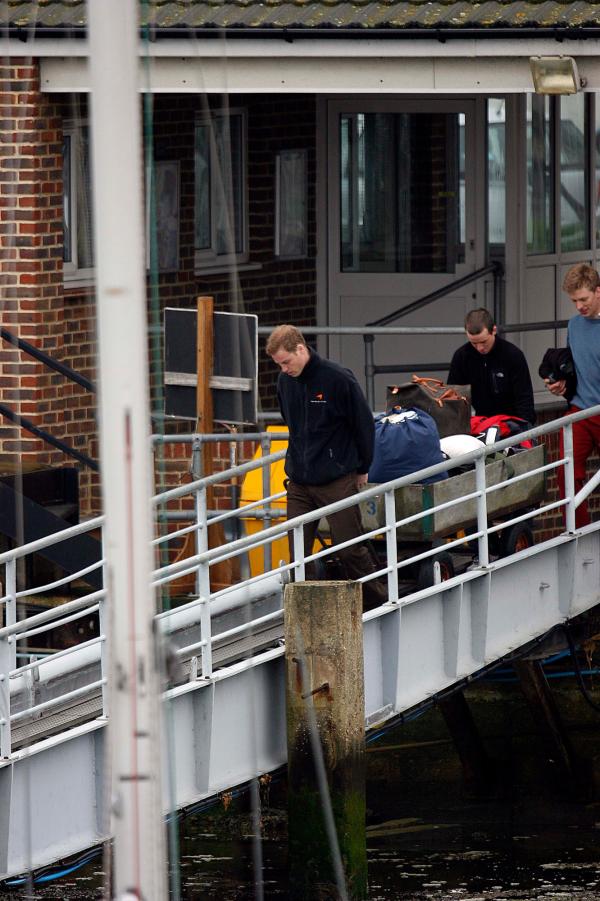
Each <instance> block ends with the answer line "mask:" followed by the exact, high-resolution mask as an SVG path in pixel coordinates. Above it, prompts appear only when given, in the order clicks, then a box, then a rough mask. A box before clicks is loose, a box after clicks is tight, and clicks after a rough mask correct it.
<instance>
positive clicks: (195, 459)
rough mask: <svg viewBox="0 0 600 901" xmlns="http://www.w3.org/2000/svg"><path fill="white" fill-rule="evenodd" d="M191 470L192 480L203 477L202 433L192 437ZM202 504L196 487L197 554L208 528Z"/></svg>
mask: <svg viewBox="0 0 600 901" xmlns="http://www.w3.org/2000/svg"><path fill="white" fill-rule="evenodd" d="M190 470H191V474H192V481H194V482H196V481H197V480H198V479H201V478H202V475H203V472H202V439H201V437H200V435H194V437H193V438H192V461H191V464H190ZM201 506H202V504H201V501H200V489H196V492H195V493H194V509H195V514H196V532H195V533H194V537H195V545H196V553H197V554H200V553H202V551H201V549H200V546H201V544H202V539H201V532H202V529H203V528H204V531H205V532H206V531H207V529H208V520H207V511H206V509H205V511H204V519H201V515H202V511H201ZM205 506H206V505H205ZM203 524H204V526H203ZM206 548H208V540H207V542H206ZM206 548H205V549H206ZM196 594H197V595H198V596H199V597H200V596H201V595H202V591H201V589H200V569H198V570H197V572H196Z"/></svg>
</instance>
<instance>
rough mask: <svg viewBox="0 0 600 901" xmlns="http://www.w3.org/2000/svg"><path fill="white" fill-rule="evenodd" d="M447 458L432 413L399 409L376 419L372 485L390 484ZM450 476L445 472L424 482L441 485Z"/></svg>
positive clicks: (371, 475)
mask: <svg viewBox="0 0 600 901" xmlns="http://www.w3.org/2000/svg"><path fill="white" fill-rule="evenodd" d="M445 459H446V458H445V457H444V454H443V453H442V451H441V448H440V434H439V432H438V427H437V425H436V423H435V420H434V419H433V417H431V416H430V415H429V413H425V411H424V410H417V409H414V410H412V409H407V408H404V407H399V408H396V409H395V410H393V411H392V412H391V413H387V414H386V413H382V414H380V415H379V416H376V417H375V451H374V454H373V462H372V463H371V468H370V470H369V482H390V481H391V480H392V479H398V478H399V477H400V476H406V475H408V474H409V473H411V472H417V471H418V470H419V469H425V467H426V466H433V465H434V464H435V463H441V462H442V461H443V460H445ZM447 475H448V474H447V473H446V472H441V473H438V475H437V476H430V477H429V478H428V479H423V480H422V481H423V483H428V482H439V481H440V479H445V478H446V477H447Z"/></svg>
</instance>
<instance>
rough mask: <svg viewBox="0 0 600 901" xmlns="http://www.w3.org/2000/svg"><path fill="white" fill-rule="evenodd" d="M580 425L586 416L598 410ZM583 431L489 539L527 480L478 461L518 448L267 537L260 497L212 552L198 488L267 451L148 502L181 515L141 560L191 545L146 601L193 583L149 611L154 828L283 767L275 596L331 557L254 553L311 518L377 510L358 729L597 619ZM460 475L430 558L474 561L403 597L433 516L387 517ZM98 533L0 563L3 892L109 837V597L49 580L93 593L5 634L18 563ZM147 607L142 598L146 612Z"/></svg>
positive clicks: (598, 554) (96, 573)
mask: <svg viewBox="0 0 600 901" xmlns="http://www.w3.org/2000/svg"><path fill="white" fill-rule="evenodd" d="M589 412H592V413H593V412H595V413H596V414H598V412H600V409H599V408H595V410H593V411H589ZM581 415H582V414H576V417H567V418H565V419H564V420H561V421H560V422H555V423H550V424H549V425H548V426H545V427H540V428H537V429H533V430H531V432H530V433H528V434H529V435H531V436H532V437H536V438H538V439H539V440H541V441H543V440H544V438H545V435H547V434H548V433H550V432H553V431H556V430H558V429H560V428H561V427H562V428H564V429H565V431H566V436H565V447H566V448H567V451H566V453H565V456H564V458H562V459H560V460H557V461H554V462H550V463H542V465H540V466H539V467H538V472H539V473H542V474H544V475H548V474H549V473H551V472H552V471H553V470H555V469H557V468H558V467H559V466H563V467H564V469H565V475H566V485H567V489H566V497H565V498H563V499H559V500H556V501H552V502H550V503H548V502H545V501H544V502H542V504H541V506H540V507H539V509H535V510H524V511H520V512H516V513H514V514H511V518H510V519H509V521H508V523H506V522H505V523H503V524H498V523H497V522H496V521H494V519H493V518H491V519H490V518H489V517H488V505H489V506H490V509H491V507H492V500H491V498H492V497H493V496H494V495H495V494H496V492H502V491H505V490H510V486H511V483H513V485H514V483H515V481H518V480H519V479H521V480H522V479H524V478H527V477H530V476H531V473H529V474H525V475H524V474H523V473H521V474H519V473H514V471H513V474H512V476H511V475H510V474H509V477H507V478H506V479H505V480H504V481H502V482H497V481H495V480H490V479H489V478H488V476H489V472H490V471H491V469H492V467H489V466H486V456H487V455H488V454H490V453H495V452H499V451H502V450H503V449H505V448H506V447H508V446H509V445H511V444H512V443H516V441H517V439H507V440H506V441H503V442H501V443H499V444H497V445H495V446H494V447H492V448H487V447H485V446H484V445H482V447H481V449H480V450H477V451H474V452H472V453H471V454H468V455H465V456H464V457H461V458H458V459H456V460H453V461H449V462H446V463H444V464H439V465H438V467H430V468H429V469H428V470H425V471H424V472H423V473H421V474H415V475H413V476H409V477H404V478H402V479H398V480H396V481H395V482H390V483H387V484H386V485H383V486H373V487H370V488H368V489H367V490H366V491H365V492H361V495H360V497H357V498H352V499H349V500H347V501H343V502H340V503H339V504H336V505H333V506H332V507H331V508H325V509H323V510H322V511H319V512H318V513H316V514H311V515H310V516H307V517H304V518H298V519H295V520H291V521H289V522H283V521H278V522H277V524H276V525H271V524H270V523H271V522H273V521H276V511H277V508H276V506H273V505H276V503H277V501H279V500H280V497H281V496H280V493H278V492H274V493H272V494H271V495H269V496H268V497H263V498H261V499H260V500H259V501H256V502H255V503H253V504H247V505H246V506H244V507H241V508H237V509H235V510H230V511H225V512H222V513H219V514H218V515H215V516H214V517H212V518H211V519H210V521H209V523H208V525H210V524H211V523H213V524H216V523H219V522H220V523H225V522H226V521H227V520H231V519H239V520H241V521H242V523H244V522H246V523H247V521H248V518H249V517H251V516H255V515H256V514H257V513H258V514H261V513H262V514H263V517H264V518H263V520H262V523H263V526H264V527H259V528H258V529H257V530H256V531H255V532H254V533H253V534H246V535H245V536H244V537H242V538H239V539H237V540H235V541H231V542H229V543H228V544H226V545H223V546H221V547H216V548H209V540H208V528H207V517H206V493H207V490H208V488H209V487H210V486H211V485H214V484H217V483H218V482H220V481H227V480H228V479H230V478H231V477H232V476H233V475H236V476H241V475H244V474H246V473H248V472H252V471H253V470H254V469H257V468H261V467H264V468H265V471H266V472H267V473H269V472H270V471H271V467H272V466H273V464H275V463H277V461H279V460H280V459H281V457H282V453H281V452H280V453H276V454H270V455H266V456H264V457H262V458H261V459H258V460H256V461H253V462H252V463H247V464H244V465H243V466H241V467H238V468H237V469H236V470H235V472H233V471H230V472H225V473H221V474H218V475H213V476H210V477H208V478H205V479H201V480H197V481H195V482H193V483H192V484H189V485H184V486H181V487H179V488H176V489H173V490H171V491H168V492H165V493H163V494H161V495H159V496H157V497H156V498H155V499H154V507H155V509H159V508H160V509H161V510H164V509H165V507H167V508H168V505H169V504H170V503H172V502H179V501H180V499H181V498H182V497H183V496H185V495H189V496H190V497H191V498H192V500H193V505H192V506H193V510H194V511H195V516H194V518H193V519H192V520H191V522H190V523H189V524H187V525H184V526H183V527H182V528H181V529H178V530H177V531H175V532H170V533H168V534H166V535H161V534H158V530H157V535H156V538H155V541H154V544H155V548H156V549H159V548H161V547H162V546H168V544H169V542H172V541H174V540H175V539H179V540H180V539H181V538H182V537H184V536H185V535H186V534H188V533H193V534H195V535H196V551H197V552H196V553H195V554H194V555H193V556H192V557H190V558H188V559H187V560H181V561H179V562H177V563H168V564H167V565H164V566H160V567H158V568H157V569H156V570H155V572H154V575H153V578H154V590H162V589H164V588H166V587H167V586H168V584H169V583H170V582H174V581H176V580H177V579H179V578H181V576H182V575H184V574H186V573H193V574H194V578H195V581H196V590H195V591H194V592H193V594H192V596H191V597H188V598H186V599H185V602H184V603H182V604H180V605H179V606H177V607H175V608H174V609H171V610H167V611H165V612H163V613H160V614H159V615H158V616H157V617H156V623H155V631H156V634H157V636H159V638H160V640H159V647H160V650H161V653H162V655H163V662H164V664H165V665H164V673H165V675H164V680H163V705H164V712H165V717H164V722H165V728H166V729H167V730H168V731H169V733H170V740H168V741H165V743H164V746H165V747H168V748H170V755H171V756H170V757H169V759H168V760H164V761H163V769H164V773H163V785H165V786H166V791H165V796H164V810H165V813H166V812H167V811H169V810H171V809H173V808H180V807H184V806H186V805H189V804H192V803H194V802H196V801H198V800H200V799H202V798H206V797H210V796H211V795H214V794H215V793H217V792H220V791H223V790H226V789H229V788H231V787H232V786H235V785H238V784H240V783H243V782H245V781H246V780H248V779H251V778H253V777H255V776H257V775H259V774H262V773H265V772H267V771H269V770H273V769H275V768H277V767H279V766H281V765H282V764H283V763H284V762H285V757H286V746H285V702H284V679H283V666H284V661H283V654H284V649H283V646H282V616H283V614H282V609H281V606H282V594H283V586H284V584H285V582H286V580H287V579H288V578H289V577H290V572H291V571H292V570H293V569H296V571H297V576H299V577H302V575H303V572H304V566H305V564H306V562H308V561H309V560H311V559H322V558H326V557H327V556H328V555H330V554H331V553H332V550H331V548H330V547H328V546H325V547H324V548H323V549H321V550H319V551H318V552H316V553H314V554H312V555H311V557H309V558H306V560H305V559H303V558H302V557H301V556H297V562H296V563H295V564H294V563H292V564H290V563H285V562H283V563H279V564H278V565H274V566H272V565H270V564H269V563H268V560H269V551H268V549H269V548H270V547H271V546H272V544H273V543H274V542H275V541H277V540H278V539H281V538H282V537H284V536H285V534H286V533H287V531H288V530H290V531H292V533H293V535H294V541H295V545H296V548H298V549H300V548H301V547H302V528H303V523H304V521H306V520H307V519H310V518H311V517H319V518H320V517H321V516H322V515H325V516H326V515H327V512H328V510H329V511H330V512H331V511H332V510H333V509H337V508H341V507H343V506H349V505H350V504H352V503H356V502H361V504H362V505H363V510H365V509H367V508H368V507H369V505H371V506H372V505H375V506H376V507H377V508H378V509H379V510H380V511H381V514H382V518H381V521H380V522H379V523H378V522H373V521H370V520H367V521H369V523H370V525H369V528H370V532H369V537H370V538H371V539H373V540H376V541H379V542H381V543H382V544H383V545H385V548H386V554H385V555H383V559H382V564H381V570H380V571H379V573H377V574H374V575H380V576H384V577H385V578H387V581H388V590H389V601H388V603H386V604H384V605H383V606H382V607H380V608H377V609H375V610H372V611H369V612H368V613H366V614H365V615H364V618H363V621H364V651H365V694H366V710H365V721H366V725H367V727H368V728H373V727H375V726H379V725H380V724H382V723H384V722H386V721H389V720H391V719H393V718H394V717H397V716H398V715H400V714H402V713H403V712H406V711H407V710H410V709H411V708H413V707H415V706H416V705H419V704H421V703H423V702H424V701H425V700H427V699H430V698H432V697H435V696H436V694H438V693H439V692H442V691H445V690H447V689H449V688H451V687H452V686H456V685H461V684H463V683H464V682H465V681H467V680H470V679H471V678H473V677H475V676H476V675H477V674H478V673H481V672H482V671H485V670H486V669H489V668H490V667H492V666H493V665H494V664H495V663H497V662H498V661H500V660H504V659H506V658H510V657H511V656H512V655H517V654H520V653H523V652H524V651H526V650H527V648H528V647H529V646H530V645H531V643H537V642H539V641H540V639H541V638H543V636H545V635H546V634H547V633H548V632H549V631H551V630H553V629H554V628H556V627H557V626H558V625H560V624H562V623H565V622H568V621H570V620H572V619H574V618H575V617H578V616H580V615H581V614H584V613H585V612H586V611H589V610H591V609H592V608H593V607H595V606H596V605H598V604H599V603H600V523H595V524H593V525H591V526H588V527H586V528H585V529H582V530H579V531H577V530H575V528H574V515H575V509H576V507H577V506H578V505H579V504H580V503H581V502H582V501H583V500H584V499H585V497H586V496H587V494H589V493H590V492H591V491H592V490H593V489H594V488H595V487H596V486H597V485H598V483H599V482H600V472H599V473H596V474H595V475H594V477H593V478H592V479H591V480H590V482H589V483H588V485H586V487H585V489H584V490H583V491H582V492H580V493H579V494H578V495H575V494H574V491H573V470H572V465H573V464H572V454H571V453H570V452H569V448H570V447H571V443H570V439H569V433H570V429H571V422H572V421H573V419H574V418H577V417H581ZM465 465H472V466H474V486H473V488H472V489H471V490H469V492H468V494H467V495H466V496H464V497H461V498H456V499H454V501H453V503H454V504H460V503H467V502H473V504H474V510H475V514H474V519H473V522H472V523H471V525H470V527H469V529H468V530H467V533H466V534H461V535H460V536H458V537H455V538H454V539H449V540H447V541H445V543H444V545H443V548H444V551H445V552H450V553H452V554H459V553H461V551H462V549H463V548H464V546H465V543H466V542H468V543H470V546H471V547H473V548H476V557H475V559H473V560H472V562H470V564H469V565H468V566H466V567H463V568H462V571H460V572H458V574H457V575H455V576H453V577H452V578H450V579H449V580H447V581H441V582H440V581H438V582H434V584H432V585H429V586H428V587H426V588H422V589H421V590H415V586H414V584H412V585H411V584H410V582H409V581H408V580H407V579H405V578H403V573H405V572H406V571H407V569H408V568H409V567H411V566H414V565H415V564H419V563H420V562H422V561H423V560H426V559H435V558H436V556H438V555H439V553H440V547H439V546H438V545H437V544H436V543H432V544H431V546H429V547H423V546H420V547H419V548H418V549H417V552H416V553H413V554H412V555H409V557H405V556H403V555H401V554H399V552H398V547H399V541H398V537H399V536H400V535H402V530H403V529H405V528H406V525H407V523H408V522H409V521H411V522H414V520H415V519H418V518H419V517H426V516H431V515H432V514H435V513H436V512H437V508H436V507H434V508H433V509H431V508H428V509H424V510H423V511H421V512H420V513H418V514H414V513H411V514H410V515H409V516H408V517H402V516H399V515H398V513H397V507H396V498H397V496H398V491H399V490H402V489H403V488H405V487H406V486H407V485H409V484H411V483H412V482H415V481H417V480H418V479H419V478H420V477H422V476H423V474H425V475H431V474H433V472H434V471H435V470H436V469H440V470H441V469H442V468H443V469H453V468H456V467H464V466H465ZM511 471H512V470H511ZM266 481H267V480H266V479H265V482H266ZM492 482H493V483H492ZM271 490H272V489H271ZM440 506H448V503H447V502H444V504H441V505H440ZM561 507H562V508H564V510H565V516H566V522H567V524H568V528H567V530H566V531H565V532H564V533H563V534H561V535H558V536H557V537H556V538H553V539H552V540H549V541H545V542H542V543H538V544H535V545H533V546H532V547H529V548H525V549H524V550H521V551H519V552H518V553H515V554H511V555H510V556H506V557H498V558H495V556H494V554H493V552H492V548H493V541H492V539H493V536H494V535H495V534H497V533H498V531H499V530H500V529H502V528H506V527H507V525H509V526H510V525H515V524H518V523H520V522H529V521H530V520H532V519H533V517H534V516H535V515H539V514H541V513H543V512H544V511H550V510H555V509H558V508H561ZM265 511H267V513H266V514H265ZM101 527H102V519H101V518H98V519H96V520H93V521H91V522H90V523H87V524H84V525H77V526H73V527H71V528H69V529H66V530H64V531H63V532H61V533H55V534H53V535H49V536H46V537H44V538H40V539H38V540H35V541H33V542H32V543H30V544H28V545H24V546H21V547H18V548H15V549H14V550H11V551H8V552H6V553H3V554H0V566H2V567H4V573H5V574H4V586H5V590H4V595H3V597H2V598H1V599H0V603H1V604H2V606H3V607H4V609H5V618H4V622H5V625H4V627H3V628H1V629H0V758H1V759H0V878H2V877H7V876H10V875H14V874H17V873H20V872H23V871H26V870H29V869H35V868H37V867H41V866H43V865H46V864H49V863H51V862H53V861H55V860H57V859H59V858H61V857H64V856H66V855H69V854H72V853H76V852H79V851H81V850H83V849H85V848H88V847H90V846H93V845H96V844H98V843H100V842H102V841H105V840H106V839H107V838H109V836H110V810H109V799H108V798H107V793H106V791H105V790H104V785H105V784H106V780H105V777H106V766H105V759H106V755H105V744H106V741H107V732H108V730H109V729H110V722H111V720H110V688H111V686H110V685H109V683H108V667H107V658H108V654H109V652H110V616H109V611H108V609H107V606H106V605H107V600H108V599H107V588H106V586H107V584H108V583H107V581H106V580H105V581H104V582H103V583H101V576H102V570H103V568H104V566H105V561H104V560H102V559H93V558H92V557H90V561H91V562H90V563H89V565H86V566H85V567H82V569H81V570H79V571H78V572H77V573H72V574H71V575H70V576H65V578H64V579H63V580H60V582H61V584H67V583H68V582H69V581H70V580H72V579H77V580H81V579H83V578H85V579H86V581H87V582H88V583H91V580H92V579H95V580H96V585H100V584H103V585H104V587H101V588H98V589H97V590H92V591H91V592H89V593H87V594H85V595H83V596H81V597H76V598H72V599H71V600H68V601H65V602H64V603H62V604H61V605H59V606H57V607H56V608H54V609H51V610H47V611H44V612H43V613H41V614H36V615H34V616H31V617H28V618H27V619H23V620H17V607H18V604H19V603H20V602H22V601H23V599H25V598H27V597H30V596H31V595H32V591H33V592H35V591H38V590H44V589H43V588H40V587H36V588H34V589H32V590H30V589H28V588H27V587H24V588H19V590H17V582H16V572H17V565H18V564H19V561H21V560H24V559H27V558H28V557H30V556H31V555H32V554H35V553H38V552H40V551H43V552H44V553H46V554H49V553H52V554H55V553H58V551H55V550H52V551H51V550H50V549H54V548H57V547H58V546H59V545H60V544H62V543H63V542H68V541H72V540H74V539H76V538H83V537H89V533H91V532H94V531H95V530H98V529H101ZM251 551H252V552H254V553H258V555H259V556H261V555H262V556H261V558H262V559H263V561H264V563H263V565H262V566H260V567H259V571H256V568H255V570H254V572H253V574H252V575H251V576H250V577H249V578H248V579H246V580H245V582H243V583H240V584H239V585H235V586H231V587H225V588H221V589H220V590H218V591H212V592H211V590H210V570H211V566H215V564H217V563H219V562H222V561H223V560H227V559H230V558H234V557H245V556H246V555H248V554H249V553H250V552H251ZM434 571H435V568H434ZM371 577H373V576H371ZM366 578H370V577H366ZM366 578H365V580H363V581H366ZM55 584H57V583H55ZM48 587H49V586H45V589H48ZM152 594H153V590H152V589H150V588H149V591H148V596H149V606H150V605H151V603H152V600H151V598H152ZM95 614H98V617H99V623H100V632H99V634H98V635H97V636H96V637H94V638H93V639H91V640H88V641H85V642H82V643H80V644H79V645H77V646H75V647H72V648H68V649H65V650H62V651H60V652H57V653H54V654H51V655H48V656H47V657H45V658H44V659H30V658H29V657H28V656H27V654H26V651H25V648H26V644H27V642H28V641H30V640H31V638H32V637H34V636H37V635H39V634H41V633H42V632H43V631H44V630H49V629H53V630H57V629H60V628H61V627H62V626H66V625H67V624H69V623H71V622H73V621H75V620H76V619H77V618H81V617H89V616H90V615H95ZM21 654H24V655H25V656H21Z"/></svg>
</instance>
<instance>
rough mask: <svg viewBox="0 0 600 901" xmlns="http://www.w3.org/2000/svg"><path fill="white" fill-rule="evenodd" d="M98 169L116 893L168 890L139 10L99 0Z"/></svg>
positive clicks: (95, 38) (95, 68)
mask: <svg viewBox="0 0 600 901" xmlns="http://www.w3.org/2000/svg"><path fill="white" fill-rule="evenodd" d="M87 9H88V15H89V36H90V72H91V86H92V94H91V124H92V171H93V177H94V182H93V184H94V192H93V201H94V225H95V228H94V236H95V252H96V278H97V306H98V339H99V361H98V362H99V387H100V397H99V410H100V444H101V464H102V466H101V471H102V486H103V498H104V512H105V515H106V532H105V535H106V545H105V551H106V560H107V567H106V570H107V578H108V585H107V589H108V592H109V603H110V619H111V622H110V626H111V628H110V642H111V645H110V651H109V654H110V657H111V674H110V679H111V683H110V691H111V705H110V722H109V746H110V748H111V751H110V754H111V760H110V763H111V778H112V828H113V834H114V841H115V865H114V874H113V876H114V879H113V883H114V891H115V896H116V897H117V898H121V897H122V896H125V894H126V893H127V892H128V891H129V892H130V893H131V894H133V895H134V896H135V897H139V898H143V899H144V901H164V899H165V898H167V897H168V891H167V881H166V866H165V836H164V832H165V830H164V822H163V817H162V802H161V790H160V773H161V766H160V751H159V749H160V727H159V705H160V702H159V691H160V682H159V679H158V675H157V672H156V657H155V648H154V639H153V630H152V618H153V614H154V613H155V604H156V600H155V594H154V591H153V590H152V589H151V588H150V574H151V571H152V552H151V548H150V540H151V535H152V525H151V524H152V511H151V506H150V497H151V490H152V469H151V443H150V404H149V392H148V351H147V340H148V339H147V335H148V329H147V317H146V281H145V250H144V248H145V242H144V237H143V236H144V225H143V223H144V217H143V203H142V171H143V167H142V143H141V123H140V119H141V104H140V97H139V93H138V89H139V83H138V35H139V24H138V9H139V3H138V2H134V0H92V2H91V3H88V6H87Z"/></svg>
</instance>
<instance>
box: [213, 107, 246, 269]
mask: <svg viewBox="0 0 600 901" xmlns="http://www.w3.org/2000/svg"><path fill="white" fill-rule="evenodd" d="M215 142H216V151H217V164H218V172H217V173H216V190H215V195H216V197H215V201H216V202H215V211H214V213H215V218H216V240H217V246H216V252H217V254H225V253H241V252H242V250H243V234H244V233H243V218H242V216H243V202H242V199H243V198H242V192H243V179H242V159H243V157H242V153H243V151H242V117H241V116H239V115H233V116H221V117H220V118H218V119H217V120H216V121H215Z"/></svg>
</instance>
